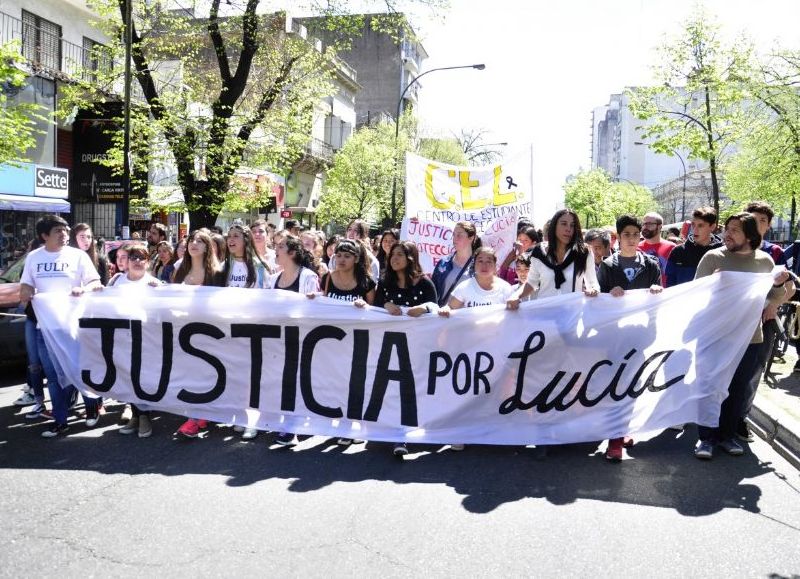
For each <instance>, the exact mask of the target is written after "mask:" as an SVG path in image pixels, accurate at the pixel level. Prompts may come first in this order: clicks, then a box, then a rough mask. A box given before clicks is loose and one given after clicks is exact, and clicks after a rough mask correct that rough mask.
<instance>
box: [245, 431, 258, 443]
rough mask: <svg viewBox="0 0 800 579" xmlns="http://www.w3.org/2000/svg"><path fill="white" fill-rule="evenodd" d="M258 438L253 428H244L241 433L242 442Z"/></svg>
mask: <svg viewBox="0 0 800 579" xmlns="http://www.w3.org/2000/svg"><path fill="white" fill-rule="evenodd" d="M256 436H258V430H256V429H255V428H245V429H244V431H243V432H242V440H253V439H254V438H255V437H256Z"/></svg>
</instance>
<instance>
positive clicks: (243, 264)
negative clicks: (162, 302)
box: [222, 224, 269, 440]
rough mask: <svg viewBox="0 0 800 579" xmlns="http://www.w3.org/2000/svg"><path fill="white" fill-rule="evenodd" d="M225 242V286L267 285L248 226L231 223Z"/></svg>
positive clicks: (245, 434)
mask: <svg viewBox="0 0 800 579" xmlns="http://www.w3.org/2000/svg"><path fill="white" fill-rule="evenodd" d="M226 244H227V248H228V252H227V253H228V257H227V258H226V259H225V265H224V266H223V268H222V277H223V279H225V286H226V287H244V288H258V289H262V288H265V287H267V277H268V275H269V273H268V271H267V266H266V265H265V264H264V262H263V261H261V260H260V259H259V258H258V254H257V253H256V248H255V246H254V245H253V234H252V232H251V231H250V228H249V227H247V226H246V225H239V224H234V225H231V227H230V229H228V238H227V240H226ZM233 429H234V430H235V431H236V432H241V433H242V439H243V440H252V439H253V438H255V437H256V436H258V430H256V429H255V428H251V427H244V426H238V425H237V426H234V427H233Z"/></svg>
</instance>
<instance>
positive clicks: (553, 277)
mask: <svg viewBox="0 0 800 579" xmlns="http://www.w3.org/2000/svg"><path fill="white" fill-rule="evenodd" d="M547 239H548V244H547V253H545V252H544V250H542V247H541V245H537V246H536V247H534V248H533V250H532V251H531V267H530V272H529V273H528V281H527V283H526V284H525V285H524V286H523V289H522V291H521V292H519V291H518V292H517V293H516V294H515V295H514V296H513V297H512V298H511V299H509V300H508V302H507V306H508V308H509V309H512V310H515V309H517V308H518V307H519V302H520V299H524V298H527V297H528V296H530V295H531V294H533V293H534V292H538V293H537V295H536V297H537V298H547V297H550V296H555V295H561V294H566V293H572V292H581V291H582V292H583V293H584V294H585V295H586V296H588V297H594V296H596V295H597V294H599V293H600V284H598V282H597V273H596V271H595V268H594V256H593V255H592V250H591V249H590V248H589V247H588V246H587V245H586V244H585V243H584V241H583V233H582V232H581V223H580V220H579V219H578V214H577V213H575V212H574V211H573V210H572V209H560V210H559V211H556V214H555V215H553V218H552V219H551V220H550V222H549V225H548V227H547Z"/></svg>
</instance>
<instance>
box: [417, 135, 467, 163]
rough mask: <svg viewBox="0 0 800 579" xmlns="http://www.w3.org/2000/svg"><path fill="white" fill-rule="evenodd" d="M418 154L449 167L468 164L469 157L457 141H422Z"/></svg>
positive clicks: (427, 139) (426, 139) (429, 139)
mask: <svg viewBox="0 0 800 579" xmlns="http://www.w3.org/2000/svg"><path fill="white" fill-rule="evenodd" d="M417 152H418V153H419V155H420V156H421V157H425V158H426V159H431V160H433V161H439V162H440V163H447V164H449V165H466V164H467V157H466V155H464V151H463V150H462V149H461V145H460V144H459V142H458V141H457V140H455V139H431V138H424V139H420V140H419V149H418V150H417Z"/></svg>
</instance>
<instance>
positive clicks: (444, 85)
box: [412, 0, 800, 213]
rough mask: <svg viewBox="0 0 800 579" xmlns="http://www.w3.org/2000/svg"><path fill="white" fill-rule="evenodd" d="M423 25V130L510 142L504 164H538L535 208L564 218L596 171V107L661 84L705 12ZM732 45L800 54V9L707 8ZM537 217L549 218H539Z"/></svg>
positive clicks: (467, 14) (595, 4)
mask: <svg viewBox="0 0 800 579" xmlns="http://www.w3.org/2000/svg"><path fill="white" fill-rule="evenodd" d="M450 2H451V6H450V8H449V9H448V10H443V11H441V12H440V14H439V16H438V17H431V14H430V12H425V11H421V12H418V13H415V14H412V22H413V24H414V26H415V29H416V30H417V31H418V33H419V35H420V37H421V40H422V44H423V46H424V47H425V50H426V51H427V53H428V56H429V57H428V59H427V60H426V61H425V62H424V64H423V71H425V70H430V69H432V68H436V67H443V66H455V65H466V64H478V63H483V64H486V69H485V70H483V71H477V70H473V69H465V70H454V71H437V72H433V73H431V74H430V75H428V76H426V77H425V78H424V79H421V80H420V81H419V82H420V84H421V85H422V89H421V90H420V93H419V94H420V103H419V112H420V117H421V120H422V127H423V130H425V131H427V132H429V134H433V135H437V136H446V135H447V134H448V133H449V132H450V131H456V132H457V131H458V130H459V129H460V128H466V129H485V130H487V131H488V133H487V135H486V138H485V139H484V142H487V143H493V142H508V143H509V144H508V146H507V147H505V148H504V151H505V153H504V154H505V157H506V158H509V157H513V156H515V155H516V154H526V153H527V154H530V155H531V156H532V159H533V180H534V184H533V185H534V199H535V200H536V199H537V198H538V199H541V200H542V203H543V204H545V205H548V206H551V207H552V208H553V209H555V206H556V203H557V202H558V200H560V199H561V198H562V197H563V189H562V187H563V184H564V181H565V179H566V178H567V177H568V176H569V175H570V174H574V173H576V172H577V171H579V170H580V169H582V168H583V169H589V168H591V118H592V116H591V115H592V110H593V109H594V108H595V107H598V106H601V105H603V104H606V103H608V101H609V97H610V95H611V94H614V93H619V92H621V91H622V90H624V88H625V87H627V86H636V85H644V84H650V83H651V82H652V78H653V77H652V72H651V65H652V64H653V63H654V62H655V60H656V57H655V52H654V48H655V47H656V46H657V45H659V44H662V43H663V41H664V38H665V34H666V35H670V36H674V35H675V34H677V33H678V32H679V31H680V24H681V22H683V21H684V20H685V19H686V18H687V17H688V16H689V15H690V14H691V13H692V12H693V10H694V9H695V7H696V6H697V2H695V1H693V0H692V1H690V0H549V1H542V0H491V1H490V2H487V1H485V0H450ZM702 5H703V6H704V7H705V9H706V11H707V12H708V13H710V14H712V15H714V16H715V17H716V19H717V21H718V23H719V24H720V25H721V26H722V32H723V35H724V36H725V37H727V38H729V39H730V40H731V41H733V40H735V38H736V37H737V36H738V35H739V34H741V33H742V32H745V33H746V34H747V35H748V36H749V37H750V38H751V39H752V40H753V41H754V42H755V43H756V45H757V47H759V49H762V50H768V49H769V48H771V47H774V46H778V45H779V46H781V47H784V48H795V49H800V25H798V23H800V1H797V0H752V1H745V0H717V1H714V0H706V1H705V2H703V3H702ZM537 213H538V212H537Z"/></svg>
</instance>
